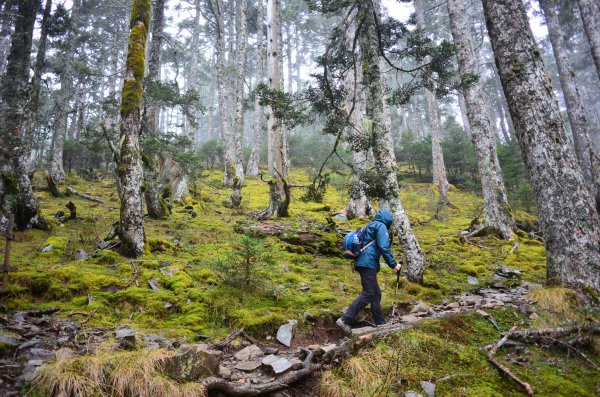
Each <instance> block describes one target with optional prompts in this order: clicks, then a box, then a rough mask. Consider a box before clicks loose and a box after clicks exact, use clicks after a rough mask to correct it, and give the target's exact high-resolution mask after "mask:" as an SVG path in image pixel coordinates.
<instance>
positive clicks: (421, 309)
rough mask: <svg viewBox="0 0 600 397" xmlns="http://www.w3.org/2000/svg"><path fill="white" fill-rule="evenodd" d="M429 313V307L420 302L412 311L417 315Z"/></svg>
mask: <svg viewBox="0 0 600 397" xmlns="http://www.w3.org/2000/svg"><path fill="white" fill-rule="evenodd" d="M428 312H429V305H428V304H427V303H425V302H423V301H419V302H418V303H417V304H416V305H415V307H413V308H412V310H411V311H410V313H411V314H415V313H428Z"/></svg>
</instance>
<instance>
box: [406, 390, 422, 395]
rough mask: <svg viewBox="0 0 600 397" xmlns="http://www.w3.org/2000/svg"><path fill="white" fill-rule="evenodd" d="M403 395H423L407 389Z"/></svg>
mask: <svg viewBox="0 0 600 397" xmlns="http://www.w3.org/2000/svg"><path fill="white" fill-rule="evenodd" d="M404 397H423V395H422V394H419V393H417V392H416V391H412V390H409V391H407V392H406V393H404Z"/></svg>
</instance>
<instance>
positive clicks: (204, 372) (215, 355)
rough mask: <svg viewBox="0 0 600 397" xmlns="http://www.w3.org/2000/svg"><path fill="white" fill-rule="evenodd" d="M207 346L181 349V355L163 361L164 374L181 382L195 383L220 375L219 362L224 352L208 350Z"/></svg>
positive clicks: (161, 364)
mask: <svg viewBox="0 0 600 397" xmlns="http://www.w3.org/2000/svg"><path fill="white" fill-rule="evenodd" d="M205 346H206V345H191V346H187V347H185V348H181V349H179V351H178V352H179V354H176V355H174V356H171V357H167V358H165V359H163V360H162V361H161V363H160V366H161V370H162V372H163V373H164V374H165V375H167V376H169V377H170V378H173V379H176V380H180V381H186V382H190V381H195V380H197V379H200V378H203V377H207V376H213V375H216V374H218V373H219V362H220V361H221V357H222V356H223V352H221V351H218V350H207V349H206V348H205Z"/></svg>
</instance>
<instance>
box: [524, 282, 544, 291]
mask: <svg viewBox="0 0 600 397" xmlns="http://www.w3.org/2000/svg"><path fill="white" fill-rule="evenodd" d="M522 285H523V287H525V288H527V289H528V290H529V291H535V290H537V289H542V288H544V286H543V285H542V284H536V283H527V282H524V283H523V284H522Z"/></svg>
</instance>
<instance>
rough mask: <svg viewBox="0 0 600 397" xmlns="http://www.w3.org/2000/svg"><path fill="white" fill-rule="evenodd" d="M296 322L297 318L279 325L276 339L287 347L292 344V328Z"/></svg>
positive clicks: (293, 328)
mask: <svg viewBox="0 0 600 397" xmlns="http://www.w3.org/2000/svg"><path fill="white" fill-rule="evenodd" d="M296 324H298V321H297V320H288V323H287V324H285V325H282V326H281V327H279V330H278V331H277V340H278V341H279V342H280V343H282V344H284V345H285V346H287V347H290V346H291V345H292V339H293V338H294V330H295V328H296Z"/></svg>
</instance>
